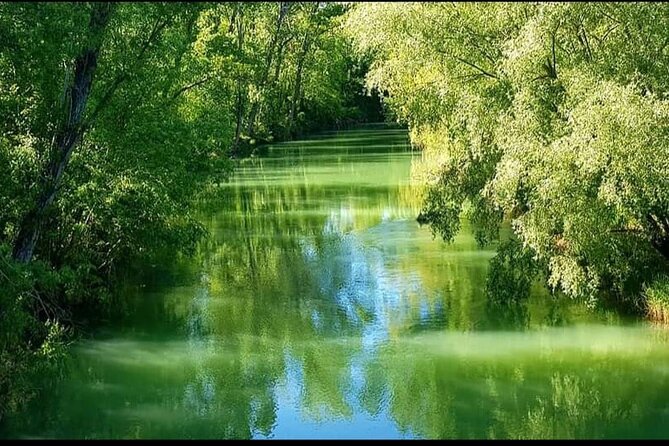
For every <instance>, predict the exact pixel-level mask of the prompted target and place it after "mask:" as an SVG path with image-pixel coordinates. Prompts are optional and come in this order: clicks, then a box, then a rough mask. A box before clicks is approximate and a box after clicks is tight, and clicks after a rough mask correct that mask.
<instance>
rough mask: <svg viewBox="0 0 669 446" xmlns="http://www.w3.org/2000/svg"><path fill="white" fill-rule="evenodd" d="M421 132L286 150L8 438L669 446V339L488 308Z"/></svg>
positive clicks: (548, 301) (259, 162)
mask: <svg viewBox="0 0 669 446" xmlns="http://www.w3.org/2000/svg"><path fill="white" fill-rule="evenodd" d="M419 159H420V154H419V153H416V152H412V151H411V149H410V147H409V145H408V141H407V135H406V132H405V131H403V130H392V129H367V130H364V129H363V130H356V131H347V132H340V133H328V134H322V135H319V136H316V137H313V138H312V139H309V140H305V141H298V142H291V143H284V144H278V145H276V146H273V147H271V148H270V149H269V153H268V154H267V156H264V157H261V158H256V159H250V160H246V161H245V162H244V163H243V164H242V167H241V168H239V169H238V170H237V171H236V173H235V175H234V177H233V178H232V180H231V181H230V182H229V183H226V184H222V185H221V186H220V187H219V188H217V189H216V190H215V192H214V193H212V194H211V198H209V199H208V200H207V201H206V202H205V203H203V205H202V208H201V216H200V217H201V221H202V222H203V223H204V224H205V225H206V226H207V228H208V229H209V230H210V232H211V235H212V236H211V238H210V239H209V240H207V241H206V242H204V243H202V245H201V246H200V248H199V251H198V253H197V255H196V256H194V257H193V258H192V259H190V260H189V261H188V262H181V264H180V266H179V267H177V268H171V269H168V268H161V266H160V265H156V266H155V267H154V268H153V269H151V268H148V270H149V271H150V273H147V274H146V275H144V280H143V283H141V284H139V285H138V286H136V287H129V290H128V292H127V294H128V296H127V300H128V302H129V305H130V306H129V310H130V312H129V314H130V316H128V317H126V318H124V319H123V320H121V321H118V322H116V323H114V324H111V326H108V327H106V328H105V329H102V330H100V332H98V333H96V334H95V336H94V337H93V339H92V340H89V341H85V342H81V343H80V344H78V345H77V346H76V347H75V349H74V358H73V359H72V363H71V364H70V366H69V367H68V369H67V374H66V378H65V380H64V381H63V382H62V383H61V384H60V385H59V386H57V387H56V388H54V389H51V390H49V391H45V392H44V393H43V396H42V397H41V398H40V399H39V400H38V401H36V402H35V403H34V404H33V405H32V406H31V407H30V408H29V409H28V410H27V411H26V412H24V413H22V414H19V415H17V416H14V417H13V418H9V419H7V420H5V422H4V425H3V426H2V427H1V428H0V429H2V430H0V437H4V438H8V437H11V438H15V437H22V438H26V437H49V438H54V437H55V438H223V437H224V438H416V437H418V438H424V437H427V438H508V437H513V438H517V437H530V438H543V437H549V438H562V437H567V438H573V437H577V438H581V437H585V438H590V437H595V438H598V437H624V438H628V437H664V438H666V437H669V331H666V330H661V329H658V328H655V327H653V326H650V325H646V324H643V323H638V322H629V321H628V322H624V321H623V320H622V319H621V318H620V317H618V316H616V315H615V314H613V313H607V312H603V311H600V312H592V311H587V310H586V309H585V308H584V307H583V306H581V305H579V304H575V303H569V302H562V301H559V300H558V301H556V300H555V299H552V298H550V296H549V295H547V293H546V292H545V291H544V290H542V289H541V288H540V287H539V286H536V287H535V288H534V289H533V292H532V295H531V296H530V298H529V300H527V301H526V303H525V304H524V305H522V306H521V307H517V308H512V309H506V310H504V309H500V308H499V307H495V306H494V305H492V304H490V303H489V302H488V299H487V297H486V294H485V278H486V271H487V268H488V261H489V259H490V258H491V257H492V255H493V251H492V250H491V249H479V248H477V247H476V244H475V241H474V238H473V237H472V235H471V233H470V232H469V230H468V228H467V227H466V226H465V227H464V229H463V231H462V233H461V234H460V235H459V236H458V237H457V238H456V240H455V242H454V243H453V244H450V245H447V244H445V243H443V242H442V241H440V240H439V239H433V237H432V235H431V233H430V230H429V229H428V228H426V227H423V228H421V227H419V226H418V224H417V223H416V221H415V217H416V215H417V212H418V206H419V204H420V203H419V202H420V200H419V198H418V191H417V189H416V188H415V187H413V186H412V185H411V175H410V173H411V166H412V162H413V163H416V162H417V161H419Z"/></svg>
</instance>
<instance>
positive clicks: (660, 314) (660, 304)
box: [644, 277, 669, 324]
mask: <svg viewBox="0 0 669 446" xmlns="http://www.w3.org/2000/svg"><path fill="white" fill-rule="evenodd" d="M644 296H645V297H646V306H647V312H648V316H649V317H650V318H651V319H652V320H654V321H657V322H662V323H665V324H666V323H668V322H669V279H668V278H667V277H662V278H661V279H658V280H656V281H655V282H653V283H651V284H650V285H649V286H647V287H646V288H645V290H644Z"/></svg>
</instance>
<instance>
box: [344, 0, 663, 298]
mask: <svg viewBox="0 0 669 446" xmlns="http://www.w3.org/2000/svg"><path fill="white" fill-rule="evenodd" d="M649 18H652V20H651V19H649ZM668 22H669V8H668V7H667V6H665V5H660V4H623V3H616V4H599V3H579V4H558V3H551V4H537V3H517V4H516V3H513V4H512V3H494V4H489V3H457V4H455V3H443V4H419V3H408V4H393V5H390V4H372V3H370V4H359V5H356V7H355V8H354V9H353V10H352V11H351V13H350V15H349V17H348V30H349V32H350V33H351V34H352V35H353V37H354V38H355V41H356V43H357V45H358V48H359V49H360V50H362V51H365V52H367V53H369V54H371V55H372V57H373V58H374V63H373V68H372V71H371V72H370V74H369V76H368V82H369V83H370V84H371V85H372V86H375V87H377V88H380V89H384V90H386V91H388V93H389V98H387V102H388V105H389V106H390V107H391V108H392V109H393V110H394V111H395V112H396V114H397V116H398V117H399V119H400V120H402V121H404V122H407V123H408V124H409V126H410V127H411V134H412V139H413V141H414V142H415V143H416V144H418V145H420V146H422V147H423V148H424V149H425V153H424V166H423V169H421V170H420V172H419V173H420V174H421V175H422V177H423V178H424V179H425V181H427V182H428V183H429V184H430V187H429V189H428V191H427V193H426V199H425V203H424V208H423V211H422V212H421V214H420V215H419V221H421V222H424V223H429V224H430V225H431V226H432V228H433V229H434V231H435V232H436V233H439V234H440V235H441V236H443V238H444V239H446V240H451V239H452V238H453V236H454V235H455V233H456V232H457V230H458V229H459V222H460V216H461V214H462V212H463V211H464V212H465V213H466V214H467V215H468V216H469V218H470V219H471V220H472V223H473V224H474V225H475V227H477V228H478V229H477V235H478V238H479V240H480V241H481V243H486V242H488V241H490V240H493V239H495V238H496V237H497V228H498V227H499V223H500V222H501V221H502V220H503V218H504V217H506V218H507V219H508V220H510V221H511V224H512V227H513V229H514V233H515V236H516V237H517V238H518V239H519V242H520V243H521V244H522V246H523V249H524V250H526V251H527V252H529V253H530V255H531V257H533V258H534V259H535V261H537V262H538V263H539V264H540V265H542V266H543V267H545V268H546V271H547V274H548V279H549V282H550V283H551V284H552V285H553V286H554V287H555V288H558V289H561V290H563V291H565V292H566V293H568V294H569V295H571V296H580V297H588V298H590V299H592V300H593V301H594V299H595V298H596V296H597V295H598V293H599V291H601V290H609V291H613V292H614V294H616V295H618V296H626V295H634V294H635V293H637V292H638V291H639V289H640V287H641V286H642V285H643V284H644V283H650V282H651V281H652V280H653V279H654V278H655V277H657V275H659V274H662V273H666V272H667V271H669V267H668V265H667V262H668V261H669V251H668V250H667V247H668V246H669V163H667V159H669V139H667V138H668V137H669V132H668V130H669V121H668V120H667V118H668V117H669V115H667V106H668V105H669V102H667V100H666V95H667V93H669V89H668V88H667V87H669V85H668V84H667V82H669V78H668V77H667V76H666V67H667V64H669V47H668V43H669V42H668V41H667V39H666V33H665V31H664V30H665V28H666V25H667V23H668Z"/></svg>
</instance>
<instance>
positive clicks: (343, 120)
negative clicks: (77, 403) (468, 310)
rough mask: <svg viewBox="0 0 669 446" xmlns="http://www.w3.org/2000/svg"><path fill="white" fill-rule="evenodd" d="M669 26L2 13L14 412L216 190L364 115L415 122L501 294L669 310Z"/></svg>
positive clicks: (626, 6)
mask: <svg viewBox="0 0 669 446" xmlns="http://www.w3.org/2000/svg"><path fill="white" fill-rule="evenodd" d="M668 26H669V7H667V6H665V5H664V4H652V3H642V4H639V3H634V4H630V3H357V4H356V3H350V2H343V3H336V2H240V3H233V2H223V3H0V111H1V114H0V163H1V167H2V175H0V289H2V293H0V418H1V417H2V414H3V413H7V412H12V411H16V410H18V409H19V408H21V407H22V405H24V403H26V402H27V401H28V400H29V399H31V398H32V397H34V396H35V393H36V390H35V388H34V386H33V384H32V383H33V382H34V379H35V377H36V376H46V375H49V374H52V373H55V374H57V372H58V370H59V368H60V364H61V362H62V361H63V359H64V358H65V357H66V355H67V344H68V342H69V340H70V339H72V337H73V335H76V334H77V333H81V332H82V331H85V327H84V325H85V324H86V323H88V322H89V321H90V320H91V319H95V317H101V316H100V315H103V314H106V313H109V312H113V311H114V306H115V300H114V283H115V281H116V279H117V278H118V277H120V276H122V275H123V274H124V273H126V272H128V271H129V270H132V268H133V265H135V264H137V263H139V262H151V261H152V259H156V258H159V257H160V256H164V255H165V254H166V253H167V254H168V255H170V256H172V257H177V256H176V255H175V254H174V253H178V254H179V255H183V256H189V255H192V254H193V253H194V252H195V249H196V247H197V245H198V243H199V242H201V241H202V240H203V239H204V238H205V237H206V236H207V230H206V229H205V226H204V225H203V224H202V223H201V222H199V221H198V220H197V218H195V217H194V216H193V212H192V210H193V208H194V203H195V201H196V199H197V197H198V195H199V194H200V193H201V192H202V191H205V190H207V186H209V185H216V184H219V183H223V182H225V181H226V180H227V179H228V178H229V176H230V175H231V173H232V172H233V170H234V168H235V167H236V166H238V163H239V162H240V159H244V158H247V157H255V156H257V155H261V154H262V151H263V147H264V146H265V145H266V144H267V143H271V142H275V141H285V140H291V139H295V138H299V137H302V136H303V135H306V134H309V133H312V132H314V131H318V130H324V129H334V128H343V127H347V126H349V125H352V124H354V123H361V122H377V121H382V120H383V119H386V120H394V121H397V122H398V123H400V124H402V125H406V126H407V127H408V128H409V132H410V139H411V144H412V145H413V146H415V147H416V148H417V149H420V150H421V152H422V159H421V162H420V163H418V164H416V165H414V166H413V172H412V174H413V176H414V178H416V179H417V180H418V181H420V182H422V183H424V184H426V185H427V187H426V189H425V191H424V197H423V205H422V209H421V210H420V212H419V213H418V214H417V215H415V216H414V217H415V218H417V220H418V222H419V223H420V224H428V225H430V227H431V228H432V230H433V232H434V234H435V236H439V237H440V238H442V239H443V240H445V241H447V242H452V241H453V240H454V239H455V237H456V235H457V234H458V232H459V230H460V229H461V226H462V225H463V224H465V223H466V224H467V225H471V227H472V228H473V229H474V231H475V236H476V240H477V242H478V244H479V245H480V246H486V245H494V246H496V249H497V254H496V255H495V257H493V258H492V260H491V263H490V271H489V274H488V277H487V286H488V288H489V289H495V290H496V291H495V292H494V293H491V295H493V296H494V298H495V299H498V300H500V301H501V302H504V303H513V302H517V301H519V300H522V299H523V298H524V297H526V296H527V294H528V293H529V290H530V288H531V286H532V284H533V283H535V282H536V281H540V282H542V283H546V284H548V286H549V288H550V289H551V290H552V292H553V293H555V294H561V295H564V296H566V297H568V298H573V299H575V300H583V301H586V302H587V303H588V305H589V306H590V307H593V308H594V307H596V306H598V305H601V304H606V305H609V304H613V305H615V306H619V307H620V308H625V309H627V310H631V311H634V312H636V313H639V314H645V315H647V316H649V317H650V318H652V319H654V320H657V321H660V322H667V321H669V75H668V74H667V73H668V72H667V69H669V37H668V35H667V31H666V30H667V27H668ZM384 116H385V118H384ZM504 227H510V229H511V230H510V235H509V236H500V233H501V232H500V228H504ZM91 315H94V316H91ZM82 328H84V330H82Z"/></svg>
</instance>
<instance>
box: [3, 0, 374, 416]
mask: <svg viewBox="0 0 669 446" xmlns="http://www.w3.org/2000/svg"><path fill="white" fill-rule="evenodd" d="M286 6H287V9H285V11H287V13H286V15H285V18H284V23H283V26H281V27H277V20H278V19H277V17H278V14H279V11H280V10H281V9H280V8H281V7H286ZM96 8H99V5H98V6H96V4H94V3H2V4H0V73H1V74H2V75H1V76H0V165H1V166H2V169H3V173H2V175H0V248H1V249H2V252H1V254H2V261H3V265H2V266H1V268H0V272H2V277H1V279H2V281H3V282H2V285H3V295H2V296H1V299H2V300H1V301H0V317H1V318H2V324H1V325H0V337H2V345H1V346H0V355H1V358H2V367H1V368H2V370H1V371H0V375H1V376H0V400H2V401H6V403H3V405H2V406H1V407H0V416H1V414H2V412H4V411H5V410H9V409H14V408H16V407H18V405H19V403H20V402H22V401H24V400H25V399H28V397H29V396H30V395H32V392H31V391H28V390H26V386H27V385H28V383H29V382H30V379H29V376H32V375H31V373H32V372H30V371H31V370H38V369H39V367H41V366H40V365H39V364H42V363H44V364H47V363H48V364H51V363H54V358H56V357H57V356H58V355H59V352H61V351H62V348H61V345H60V344H58V342H59V341H58V339H60V338H59V333H61V331H62V327H63V325H62V324H66V323H67V324H69V323H72V322H75V321H78V314H79V312H83V311H87V312H89V313H104V312H105V310H108V309H111V308H113V306H114V302H113V299H112V295H113V293H112V292H111V291H110V286H109V284H110V283H112V282H113V280H114V277H115V276H116V275H117V274H119V272H121V271H122V270H123V268H126V269H127V268H128V267H129V266H130V265H133V264H134V263H135V262H136V261H147V260H152V259H153V260H155V259H158V258H164V257H165V254H168V255H169V256H170V257H171V258H174V257H175V256H178V255H181V254H186V255H189V254H192V253H193V252H194V250H195V247H196V243H197V242H198V241H199V240H201V239H202V237H203V236H204V235H205V234H206V231H205V229H204V227H203V226H202V225H201V224H200V223H199V222H198V221H197V220H196V219H195V218H194V217H193V213H192V204H193V202H194V199H196V198H197V195H198V193H199V191H200V190H202V189H203V188H205V186H207V185H208V184H216V183H220V182H222V181H226V180H227V178H228V176H229V174H230V172H231V170H232V168H233V165H234V162H233V161H232V160H231V155H239V154H240V153H242V152H243V151H240V150H239V146H240V145H241V142H240V141H247V142H251V141H261V140H270V139H276V138H288V137H291V136H292V135H295V134H298V133H300V132H304V131H308V130H311V129H315V128H318V127H323V126H325V125H327V124H329V123H335V124H337V123H341V122H345V121H346V120H354V119H357V120H364V119H365V116H366V115H364V114H362V113H361V112H360V109H359V108H358V106H357V103H356V101H358V102H359V103H361V104H362V103H363V102H364V101H361V99H360V98H362V94H349V93H348V92H347V89H349V88H350V85H352V84H356V82H357V83H358V84H361V82H362V79H363V76H364V73H363V72H362V71H361V70H360V69H359V65H360V61H359V60H358V59H357V58H356V57H355V56H354V55H353V53H352V51H351V47H350V43H348V42H347V41H346V38H345V36H343V34H342V32H341V29H340V26H339V20H340V18H341V17H342V14H343V13H344V11H345V7H344V6H342V5H339V4H333V3H313V2H312V3H307V2H301V3H290V4H285V5H283V6H281V5H279V4H277V3H271V2H263V3H251V2H249V3H169V2H166V3H122V4H114V5H113V6H112V7H111V11H112V12H111V16H110V20H109V23H108V24H107V25H106V26H104V27H103V29H102V31H101V32H91V26H92V25H91V23H93V22H92V21H91V17H92V13H93V12H95V11H97V10H98V9H96ZM307 38H308V39H309V45H306V46H305V45H304V42H305V39H307ZM91 48H96V49H97V48H99V54H97V56H96V63H95V67H94V71H93V75H92V76H93V77H92V84H91V89H90V95H88V96H87V98H86V99H85V100H84V102H83V104H81V107H82V108H83V110H82V113H83V114H82V119H81V125H79V124H78V123H77V124H76V125H75V128H74V129H73V130H72V132H73V134H75V135H76V142H75V144H74V148H73V150H72V152H71V156H70V154H67V155H63V154H64V153H65V151H64V150H63V147H61V146H59V144H60V143H59V142H58V141H60V139H59V138H60V137H61V136H62V135H63V132H64V130H63V129H67V128H68V125H70V124H71V116H72V115H71V109H72V107H73V105H72V104H75V99H74V98H73V97H72V96H73V94H72V93H71V92H72V91H74V90H73V89H72V87H73V86H75V85H76V84H75V81H76V73H77V69H76V63H77V62H76V61H78V60H82V59H81V57H82V55H84V54H87V53H86V52H87V51H89V50H90V49H91ZM86 60H88V59H86ZM298 66H299V67H300V70H301V74H300V76H299V81H298V76H297V72H298ZM356 69H357V71H356ZM363 71H364V67H363ZM262 73H266V76H263V75H262ZM253 107H257V109H258V112H257V116H254V117H253V118H251V109H252V108H253ZM291 110H292V112H291ZM289 117H291V118H290V119H289ZM252 119H253V120H254V122H255V126H249V121H250V120H252ZM251 128H253V130H252V131H250V130H251ZM54 166H60V167H62V169H63V170H62V172H63V173H62V179H61V177H60V176H59V177H58V178H57V179H56V180H55V181H54V178H56V174H55V173H54V172H56V170H57V169H56V168H55V167H54ZM51 184H55V190H56V193H55V199H54V201H53V203H50V204H48V205H47V206H45V208H44V212H38V215H39V220H37V221H38V222H39V232H38V237H37V244H36V246H35V250H34V254H32V253H31V255H30V256H29V257H31V258H32V259H33V261H32V262H30V264H28V265H21V264H19V263H16V262H14V261H13V260H12V256H11V255H10V252H11V247H12V245H14V246H16V245H18V242H17V241H18V240H20V239H21V231H22V230H23V229H25V227H26V220H27V217H30V216H31V215H33V213H34V212H36V209H37V210H39V206H40V203H41V202H43V197H45V196H46V195H47V193H48V191H49V190H50V189H49V187H50V185H51ZM91 308H93V309H94V310H95V311H93V312H91V311H90V309H91ZM42 359H44V360H42ZM29 372H30V373H29Z"/></svg>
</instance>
